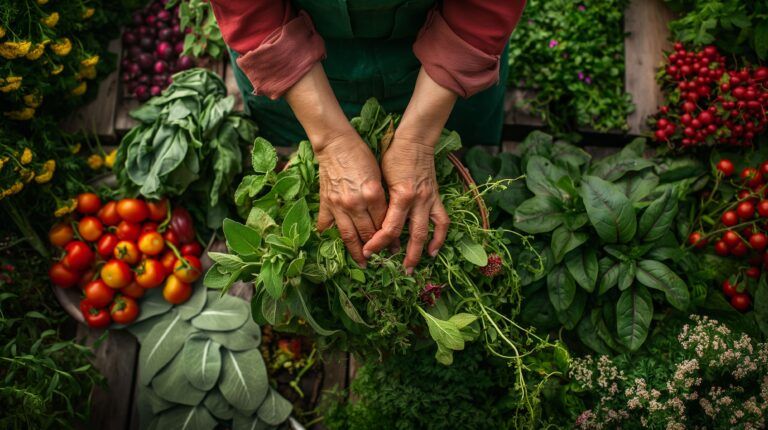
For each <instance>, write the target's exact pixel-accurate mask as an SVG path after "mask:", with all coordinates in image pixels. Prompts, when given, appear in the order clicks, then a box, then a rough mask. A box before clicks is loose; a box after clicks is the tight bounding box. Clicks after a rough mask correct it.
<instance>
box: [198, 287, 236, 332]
mask: <svg viewBox="0 0 768 430" xmlns="http://www.w3.org/2000/svg"><path fill="white" fill-rule="evenodd" d="M248 317H249V315H248V305H247V303H246V302H244V301H243V300H242V299H239V298H236V297H233V296H230V295H226V294H225V295H223V296H221V297H219V298H218V299H214V300H213V301H212V302H210V303H208V306H206V308H205V309H203V311H202V312H200V313H199V314H198V315H197V316H196V317H194V318H192V325H193V326H195V327H196V328H198V329H200V330H208V331H229V330H234V329H237V328H240V327H242V326H243V324H245V321H246V320H247V319H248Z"/></svg>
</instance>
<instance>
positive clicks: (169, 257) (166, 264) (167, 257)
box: [160, 249, 176, 275]
mask: <svg viewBox="0 0 768 430" xmlns="http://www.w3.org/2000/svg"><path fill="white" fill-rule="evenodd" d="M160 263H162V264H163V268H164V269H165V273H166V274H167V275H170V274H171V273H173V266H174V265H176V255H175V254H174V253H173V251H171V250H170V249H169V250H167V251H165V254H163V256H162V257H160Z"/></svg>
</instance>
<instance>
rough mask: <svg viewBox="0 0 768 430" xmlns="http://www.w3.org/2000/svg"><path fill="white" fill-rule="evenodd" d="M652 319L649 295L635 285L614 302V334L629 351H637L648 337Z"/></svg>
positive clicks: (643, 288) (646, 291)
mask: <svg viewBox="0 0 768 430" xmlns="http://www.w3.org/2000/svg"><path fill="white" fill-rule="evenodd" d="M652 317H653V300H652V299H651V293H650V292H649V291H648V289H647V288H645V287H644V286H642V285H636V286H634V287H632V288H630V289H628V290H625V291H624V292H623V293H621V296H620V297H619V301H617V302H616V332H617V333H618V334H619V340H621V343H623V344H624V346H626V347H627V348H629V350H630V351H637V350H638V349H639V348H640V346H641V345H642V344H643V342H645V339H646V337H648V329H649V328H650V326H651V318H652Z"/></svg>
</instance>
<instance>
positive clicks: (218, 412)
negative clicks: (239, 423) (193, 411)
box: [203, 388, 235, 420]
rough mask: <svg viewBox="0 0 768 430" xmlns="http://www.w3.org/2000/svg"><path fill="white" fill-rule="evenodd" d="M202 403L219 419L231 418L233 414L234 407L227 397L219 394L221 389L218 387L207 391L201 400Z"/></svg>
mask: <svg viewBox="0 0 768 430" xmlns="http://www.w3.org/2000/svg"><path fill="white" fill-rule="evenodd" d="M203 405H204V406H205V408H206V409H208V411H209V412H210V413H211V414H212V415H213V416H214V417H216V418H218V419H220V420H231V419H232V417H233V416H234V414H235V410H234V408H232V406H230V404H229V403H228V402H227V399H225V398H224V396H223V395H221V391H219V389H218V388H214V389H212V390H210V391H209V392H208V395H206V396H205V400H203Z"/></svg>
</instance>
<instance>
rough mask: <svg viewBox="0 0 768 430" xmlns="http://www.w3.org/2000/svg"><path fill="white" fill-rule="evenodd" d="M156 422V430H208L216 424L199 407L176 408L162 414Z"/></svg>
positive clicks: (203, 409) (209, 415)
mask: <svg viewBox="0 0 768 430" xmlns="http://www.w3.org/2000/svg"><path fill="white" fill-rule="evenodd" d="M156 420H157V421H156V422H157V424H156V426H155V428H156V429H178V430H210V429H213V428H215V427H216V425H217V424H218V423H217V422H216V420H215V419H214V418H213V417H212V416H211V414H210V413H209V412H208V410H207V409H206V408H204V407H203V406H201V405H197V406H177V407H175V408H173V409H170V410H168V411H165V412H163V413H162V414H160V415H159V416H158V417H157V418H156Z"/></svg>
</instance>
